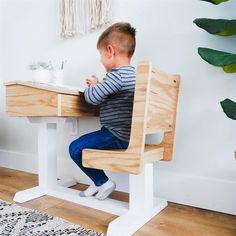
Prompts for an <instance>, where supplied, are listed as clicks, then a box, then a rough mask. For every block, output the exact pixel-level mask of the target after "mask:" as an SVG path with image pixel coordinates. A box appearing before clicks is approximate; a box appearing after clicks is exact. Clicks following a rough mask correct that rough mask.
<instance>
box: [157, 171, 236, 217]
mask: <svg viewBox="0 0 236 236" xmlns="http://www.w3.org/2000/svg"><path fill="white" fill-rule="evenodd" d="M156 179H157V180H158V181H157V183H156V188H155V193H157V194H158V196H159V197H164V198H166V199H167V200H168V201H170V202H175V203H180V204H184V205H189V206H194V207H198V208H203V209H208V210H213V211H218V212H223V213H227V214H232V215H236V180H235V181H232V180H223V179H217V178H210V177H203V176H196V175H186V174H182V173H173V172H168V171H159V173H157V174H156Z"/></svg>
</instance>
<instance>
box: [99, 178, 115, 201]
mask: <svg viewBox="0 0 236 236" xmlns="http://www.w3.org/2000/svg"><path fill="white" fill-rule="evenodd" d="M115 188H116V184H115V183H114V182H113V181H111V180H108V181H107V182H106V183H105V184H103V185H101V186H99V189H98V193H97V194H96V196H95V198H96V199H98V200H104V199H106V198H107V197H108V196H109V195H110V194H111V193H112V192H113V191H114V190H115Z"/></svg>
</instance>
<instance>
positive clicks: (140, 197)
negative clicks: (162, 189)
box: [107, 163, 167, 236]
mask: <svg viewBox="0 0 236 236" xmlns="http://www.w3.org/2000/svg"><path fill="white" fill-rule="evenodd" d="M129 187H130V195H129V200H130V201H129V211H128V212H127V213H125V214H124V215H122V216H120V217H118V218H117V219H115V220H114V221H112V222H111V223H110V224H109V227H108V231H107V236H131V235H132V234H133V233H135V232H136V231H137V230H138V229H139V228H141V227H142V226H143V225H144V224H145V223H147V222H148V221H149V220H150V219H151V218H153V217H154V216H155V215H156V214H158V213H159V212H160V211H161V210H162V209H164V208H165V207H166V206H167V201H166V200H163V199H154V195H153V164H151V163H150V164H146V165H145V166H144V168H143V171H142V173H140V174H139V175H130V177H129Z"/></svg>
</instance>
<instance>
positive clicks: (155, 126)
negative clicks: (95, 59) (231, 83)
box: [83, 62, 180, 174]
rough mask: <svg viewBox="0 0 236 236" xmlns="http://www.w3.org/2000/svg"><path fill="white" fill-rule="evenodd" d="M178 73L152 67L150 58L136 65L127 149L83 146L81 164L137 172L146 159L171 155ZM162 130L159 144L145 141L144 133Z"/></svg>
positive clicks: (152, 160) (161, 158)
mask: <svg viewBox="0 0 236 236" xmlns="http://www.w3.org/2000/svg"><path fill="white" fill-rule="evenodd" d="M179 82H180V76H179V75H172V74H169V73H166V72H163V71H161V70H158V69H156V68H154V67H153V66H152V64H151V62H141V63H139V64H138V67H137V78H136V85H135V94H134V106H133V114H132V125H131V134H130V143H129V147H128V148H127V149H126V150H120V151H118V150H113V151H112V150H109V151H107V150H95V149H85V150H83V165H84V166H86V167H90V168H95V169H103V170H109V171H114V172H125V173H131V174H139V173H140V172H141V170H142V168H143V165H144V164H145V163H153V162H156V161H159V160H171V159H172V156H173V146H174V134H175V122H176V110H177V101H178V92H179ZM158 132H164V138H163V142H162V143H161V144H159V145H152V146H151V147H150V146H149V147H148V146H147V145H146V149H145V137H146V135H147V134H153V133H158Z"/></svg>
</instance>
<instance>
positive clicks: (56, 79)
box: [52, 70, 64, 85]
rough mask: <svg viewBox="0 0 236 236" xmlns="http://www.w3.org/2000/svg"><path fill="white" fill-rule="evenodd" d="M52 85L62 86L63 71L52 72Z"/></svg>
mask: <svg viewBox="0 0 236 236" xmlns="http://www.w3.org/2000/svg"><path fill="white" fill-rule="evenodd" d="M52 75H53V83H55V84H58V85H63V84H64V71H63V70H53V71H52Z"/></svg>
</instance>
